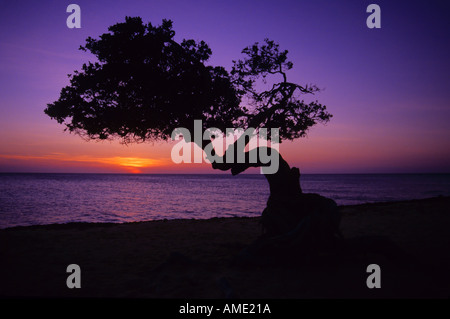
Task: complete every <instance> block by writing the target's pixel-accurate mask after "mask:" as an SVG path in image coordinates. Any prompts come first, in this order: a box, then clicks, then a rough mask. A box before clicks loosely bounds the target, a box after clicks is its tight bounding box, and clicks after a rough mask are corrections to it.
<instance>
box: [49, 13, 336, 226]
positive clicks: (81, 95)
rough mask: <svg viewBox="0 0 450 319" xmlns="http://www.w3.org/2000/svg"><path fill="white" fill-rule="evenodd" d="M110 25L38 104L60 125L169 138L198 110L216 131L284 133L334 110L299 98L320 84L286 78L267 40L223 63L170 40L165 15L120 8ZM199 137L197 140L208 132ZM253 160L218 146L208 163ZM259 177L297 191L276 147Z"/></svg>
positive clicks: (283, 54)
mask: <svg viewBox="0 0 450 319" xmlns="http://www.w3.org/2000/svg"><path fill="white" fill-rule="evenodd" d="M108 30H109V33H105V34H103V35H101V36H100V38H99V39H93V38H91V37H89V38H88V39H87V40H86V44H85V45H84V46H81V47H80V49H81V50H84V51H89V52H91V53H92V54H94V55H95V56H96V58H97V61H96V62H93V63H91V62H89V63H87V64H83V66H82V69H81V71H75V72H74V74H72V75H69V77H70V85H69V86H66V87H64V88H63V89H62V90H61V94H60V97H59V99H58V100H57V101H55V102H54V103H51V104H48V105H47V108H46V109H45V113H46V114H47V115H49V116H50V117H51V118H52V119H56V120H57V121H58V123H60V124H64V125H65V126H66V129H67V130H69V131H70V132H73V133H76V134H79V135H81V136H83V137H85V138H87V139H99V140H104V139H112V138H119V139H120V140H122V141H123V142H125V143H131V142H144V141H151V140H168V139H170V138H171V133H172V131H173V130H174V129H175V128H177V127H184V128H187V129H189V130H190V131H191V132H193V128H194V120H202V124H203V129H206V128H210V127H215V128H218V129H220V130H222V131H223V132H225V129H226V128H238V127H239V128H243V129H244V130H245V129H247V128H250V127H251V128H255V129H256V131H255V132H256V133H257V132H258V130H259V129H261V128H263V127H265V128H279V138H280V141H282V140H285V139H288V140H293V139H296V138H299V137H302V136H304V135H305V134H306V133H307V131H308V129H309V128H310V127H312V126H313V125H315V124H316V123H318V122H327V121H328V120H329V119H330V118H331V115H330V114H329V113H328V112H327V111H326V106H325V105H322V104H320V103H319V102H318V101H313V102H310V103H305V102H304V100H303V99H302V98H303V96H304V95H313V94H314V93H316V92H318V91H319V88H318V87H317V86H315V85H312V86H301V85H299V84H295V83H292V82H289V81H288V79H287V73H286V72H287V71H288V70H290V69H291V68H292V66H293V64H292V62H290V61H288V59H287V53H288V51H286V50H285V51H282V50H280V48H279V45H278V44H276V43H275V42H274V41H271V40H268V39H266V40H265V41H264V43H263V44H259V43H255V44H254V45H252V46H249V47H247V48H245V49H244V50H243V51H242V53H243V54H244V58H243V59H242V60H238V61H233V62H234V65H233V67H232V70H231V72H230V73H229V72H227V71H226V70H225V69H224V68H223V67H220V66H219V67H213V66H209V65H206V64H205V63H206V62H207V60H208V58H209V57H210V55H211V53H212V52H211V49H210V48H209V47H208V45H207V44H206V43H205V42H203V41H200V42H196V41H194V40H183V41H181V43H177V42H176V41H175V40H174V35H175V32H174V31H173V29H172V22H171V21H169V20H163V22H162V24H161V25H160V26H153V25H152V24H151V23H148V24H143V22H142V19H141V18H139V17H135V18H130V17H126V19H125V22H124V23H118V24H115V25H113V26H111V27H109V29H108ZM277 79H278V81H277ZM268 83H269V84H268ZM263 84H265V85H263ZM262 87H265V88H267V87H270V89H261V88H262ZM268 138H269V139H270V136H268ZM247 142H248V141H247ZM201 143H202V144H201V145H199V146H200V147H201V148H202V149H203V148H204V147H205V146H206V145H207V144H209V143H210V141H202V142H201ZM236 145H237V143H235V144H233V145H231V146H230V147H235V146H236ZM242 151H243V150H242ZM236 153H237V152H235V154H236ZM259 165H261V163H260V162H258V163H246V164H242V163H241V164H237V163H236V162H235V161H234V162H233V163H227V161H226V158H225V156H224V157H223V163H213V168H215V169H221V170H229V169H231V171H232V173H233V174H238V173H240V172H242V171H244V170H245V169H246V168H247V167H249V166H259ZM266 177H267V178H268V181H269V184H270V187H271V197H272V198H273V197H276V198H281V197H280V196H282V195H286V196H290V197H295V196H297V195H298V194H301V188H300V185H299V177H300V174H299V171H298V169H296V168H293V169H291V168H290V167H289V165H288V164H287V163H286V162H285V161H284V160H283V159H282V158H281V156H280V169H279V170H278V173H276V174H274V175H273V176H266ZM275 195H276V196H275ZM294 206H295V205H294ZM291 226H292V225H291Z"/></svg>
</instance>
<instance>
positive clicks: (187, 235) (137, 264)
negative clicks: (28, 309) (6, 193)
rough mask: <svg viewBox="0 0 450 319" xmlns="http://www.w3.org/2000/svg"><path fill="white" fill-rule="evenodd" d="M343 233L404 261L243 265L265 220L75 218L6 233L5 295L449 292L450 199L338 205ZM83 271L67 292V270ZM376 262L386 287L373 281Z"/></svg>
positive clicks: (0, 274)
mask: <svg viewBox="0 0 450 319" xmlns="http://www.w3.org/2000/svg"><path fill="white" fill-rule="evenodd" d="M340 209H341V211H342V213H343V219H342V223H341V230H342V233H343V235H344V237H345V238H346V239H349V240H353V241H359V239H357V238H365V237H367V236H373V235H376V236H384V237H386V238H389V239H390V240H392V241H393V242H394V243H395V244H396V245H397V246H398V247H399V248H400V249H401V250H402V251H403V252H404V253H405V254H406V256H407V257H404V258H403V257H402V258H401V260H395V261H393V260H391V259H389V258H387V257H386V256H385V255H384V254H383V253H382V252H381V253H374V252H372V253H364V252H363V253H358V254H355V255H353V256H341V255H337V256H332V258H329V259H326V258H325V259H322V260H321V261H314V262H306V263H305V264H304V265H295V266H294V265H280V266H275V267H267V266H261V267H257V266H255V267H247V268H242V267H237V266H232V265H230V262H231V260H232V259H233V257H235V256H236V255H237V254H238V253H239V252H240V251H241V250H242V249H243V248H244V247H246V246H247V245H249V244H250V243H251V242H252V241H253V240H255V239H256V238H257V237H258V236H259V235H260V234H261V228H260V225H259V218H214V219H209V220H169V221H151V222H139V223H128V224H88V223H71V224H62V225H48V226H31V227H15V228H10V229H4V230H0V283H1V285H0V297H15V296H20V297H23V296H32V297H48V296H50V297H133V298H136V297H137V298H225V297H233V298H448V297H449V296H450V275H449V273H450V271H449V269H450V268H449V266H450V249H449V248H450V231H449V230H450V197H440V198H433V199H425V200H415V201H405V202H393V203H379V204H365V205H356V206H342V207H340ZM69 264H78V265H79V266H80V267H81V289H68V288H67V286H66V279H67V276H68V275H69V274H68V273H66V267H67V266H68V265H69ZM369 264H378V265H379V266H380V267H381V288H380V289H369V288H367V286H366V279H367V277H368V275H369V274H368V273H367V272H366V268H367V266H368V265H369Z"/></svg>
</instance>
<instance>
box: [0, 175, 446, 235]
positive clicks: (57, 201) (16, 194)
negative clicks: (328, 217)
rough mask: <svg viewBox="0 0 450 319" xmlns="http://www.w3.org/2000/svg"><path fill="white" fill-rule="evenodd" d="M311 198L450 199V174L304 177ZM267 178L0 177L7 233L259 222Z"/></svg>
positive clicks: (1, 220) (349, 201) (348, 201)
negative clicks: (54, 227)
mask: <svg viewBox="0 0 450 319" xmlns="http://www.w3.org/2000/svg"><path fill="white" fill-rule="evenodd" d="M301 187H302V190H303V192H305V193H318V194H321V195H323V196H326V197H329V198H332V199H334V200H335V201H336V202H337V203H338V205H354V204H362V203H373V202H386V201H397V200H409V199H421V198H429V197H435V196H439V195H444V196H449V195H450V174H345V175H339V174H309V175H308V174H304V175H302V176H301ZM268 196H269V185H268V183H267V181H266V179H265V178H264V176H263V175H258V174H256V175H250V174H247V175H246V174H244V175H238V176H231V175H213V174H211V175H170V174H167V175H163V174H162V175H158V174H154V175H140V174H45V173H36V174H32V173H30V174H18V173H14V174H13V173H1V174H0V228H8V227H14V226H27V225H42V224H53V223H68V222H110V223H123V222H136V221H148V220H158V219H180V218H181V219H190V218H195V219H205V218H213V217H232V216H246V217H253V216H260V215H261V212H262V210H263V209H264V207H265V205H266V201H267V198H268Z"/></svg>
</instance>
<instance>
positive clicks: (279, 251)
mask: <svg viewBox="0 0 450 319" xmlns="http://www.w3.org/2000/svg"><path fill="white" fill-rule="evenodd" d="M235 146H236V143H235V145H233V146H232V147H235ZM227 151H228V150H227ZM237 151H238V150H236V149H235V152H234V154H235V155H236V153H237ZM241 151H242V150H241ZM267 151H270V152H276V153H272V154H271V155H272V156H277V157H278V163H279V167H278V170H277V171H276V173H274V174H264V176H265V177H266V179H267V181H268V183H269V189H270V195H269V198H268V200H267V206H266V208H265V209H264V211H263V212H262V218H261V223H262V227H263V235H262V236H261V237H260V238H259V239H258V240H256V241H255V243H254V244H253V245H251V246H250V247H248V248H247V249H246V250H245V251H244V252H243V255H241V257H243V259H245V260H246V262H247V263H248V262H250V263H251V262H256V263H258V264H260V263H264V262H267V261H268V260H272V261H273V260H280V259H281V258H286V257H288V256H297V254H298V253H299V254H300V255H301V254H303V255H304V254H311V253H313V254H314V253H316V252H319V251H323V250H330V249H332V248H333V247H334V246H335V244H336V242H337V241H339V240H340V238H341V235H340V231H339V223H340V213H339V211H338V207H337V205H336V203H335V202H334V201H333V200H332V199H329V198H326V197H323V196H321V195H318V194H308V193H303V192H302V189H301V187H300V171H299V169H298V168H296V167H292V168H291V167H290V166H289V164H288V163H287V162H286V161H285V160H284V159H283V157H282V156H281V155H280V154H279V153H278V152H277V151H276V150H275V149H270V150H267V149H263V148H262V147H258V148H255V149H252V150H250V151H248V152H244V153H245V154H244V155H245V163H236V161H234V162H233V163H227V162H226V161H225V160H226V159H225V155H226V154H224V158H223V163H213V168H214V169H220V170H231V172H232V174H233V175H237V174H239V173H241V172H243V171H245V170H246V169H247V168H249V167H261V166H270V164H271V163H270V162H269V163H264V162H263V161H262V160H261V157H260V154H261V152H264V154H267V153H266V152H267ZM252 152H256V156H255V154H252ZM252 156H255V157H253V158H257V161H256V162H253V163H251V162H250V161H249V158H252ZM271 158H274V157H271ZM293 253H294V254H293ZM269 257H270V258H269ZM274 257H275V258H274ZM267 258H269V259H267Z"/></svg>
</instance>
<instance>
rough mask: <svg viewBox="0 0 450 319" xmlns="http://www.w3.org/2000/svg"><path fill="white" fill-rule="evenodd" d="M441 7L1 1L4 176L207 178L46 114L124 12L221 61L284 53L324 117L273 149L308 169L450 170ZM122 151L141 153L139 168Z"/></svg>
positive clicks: (148, 149)
mask: <svg viewBox="0 0 450 319" xmlns="http://www.w3.org/2000/svg"><path fill="white" fill-rule="evenodd" d="M394 2H395V3H394ZM71 3H76V4H78V5H79V6H80V7H81V26H82V27H81V29H68V28H67V26H66V19H67V16H68V15H69V14H68V13H66V7H67V6H68V5H69V4H71ZM370 3H376V4H378V5H379V6H380V7H381V29H369V28H367V26H366V18H367V16H368V15H369V14H368V13H366V7H367V6H368V5H369V4H370ZM449 12H450V11H449V5H446V1H431V2H429V1H415V2H414V1H377V0H372V1H360V0H345V1H344V0H343V1H336V0H329V1H316V0H315V1H300V0H297V1H282V0H280V1H242V0H241V1H233V0H227V1H152V0H150V1H149V0H147V1H134V0H128V1H78V0H76V1H75V0H74V1H73V2H72V1H10V2H6V3H2V4H1V10H0V70H1V73H0V172H12V171H14V172H127V171H133V172H138V171H139V172H149V173H158V172H161V173H163V172H184V173H191V172H192V173H194V172H200V171H201V172H206V173H215V171H213V170H212V169H211V168H210V167H208V166H207V165H194V164H191V165H187V164H186V165H181V166H177V165H175V164H172V163H171V162H170V149H171V145H170V144H155V145H151V144H144V145H131V146H123V145H120V144H119V143H116V142H113V143H110V142H105V143H95V142H85V141H83V140H82V139H81V138H79V137H77V136H73V135H70V134H68V133H65V132H63V127H62V126H60V125H58V124H57V123H56V122H55V121H52V120H51V119H50V118H49V117H47V116H46V115H45V114H44V113H43V110H44V108H45V107H46V104H47V103H51V102H53V101H55V100H56V99H57V98H58V96H59V92H60V90H61V88H62V87H63V86H65V85H67V84H68V78H67V74H69V73H72V72H73V71H74V70H77V69H80V67H81V65H82V63H84V62H87V61H88V60H93V56H91V55H89V54H88V53H84V52H82V51H79V50H78V48H79V46H80V45H82V44H84V41H85V39H86V38H87V37H88V36H92V37H94V38H96V37H98V36H99V35H100V34H102V33H104V32H106V31H107V27H108V26H110V25H112V24H115V23H117V22H123V21H124V18H125V16H140V17H142V18H143V20H144V22H152V23H153V24H160V23H161V20H162V19H163V18H166V19H171V20H173V22H174V29H175V31H176V39H177V40H181V39H183V38H193V39H194V40H204V41H206V42H207V43H208V44H209V45H210V47H211V49H212V51H213V55H212V58H211V59H210V61H209V63H210V64H213V65H222V66H224V67H226V68H227V69H228V70H229V69H230V67H231V64H232V62H231V61H232V60H233V59H239V58H240V57H241V55H240V51H241V50H242V49H243V48H244V47H246V46H248V45H250V44H253V43H254V42H256V41H263V40H264V38H266V37H268V38H271V39H273V40H275V41H276V42H278V43H279V44H280V46H281V48H282V49H288V50H289V55H288V57H289V58H290V60H291V61H292V62H294V68H293V69H292V70H291V71H290V72H289V73H288V80H290V81H292V82H296V83H299V84H308V83H313V84H317V85H318V86H319V87H321V88H324V91H323V92H321V93H320V94H319V95H317V98H318V99H319V101H320V102H322V103H324V104H326V105H327V107H328V110H329V111H330V112H331V113H332V114H333V115H334V117H333V118H332V120H331V122H330V123H328V124H327V125H326V126H323V125H320V124H319V125H317V126H316V127H313V128H312V130H311V132H310V134H309V136H308V137H307V138H305V139H299V140H297V141H295V142H289V143H287V142H286V143H283V144H282V145H281V152H282V155H283V156H284V157H285V158H286V159H287V160H288V162H289V163H290V164H291V165H293V166H298V167H300V169H301V170H302V172H304V173H396V172H401V173H404V172H410V173H414V172H420V173H427V172H450V126H449V124H448V123H449V120H450V104H449V101H450V76H449V74H450V62H449V57H450V54H449V53H450V52H449V51H450V45H449V43H450V41H449V40H450V37H449V35H450V25H449V24H450V23H449V20H450V19H448V14H449ZM131 159H149V161H148V162H142V163H141V164H139V165H141V166H140V167H138V166H139V165H132V164H130V163H131V162H132V160H131ZM127 161H128V163H129V164H127ZM130 161H131V162H130ZM155 163H156V164H155ZM134 169H136V170H134Z"/></svg>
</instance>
